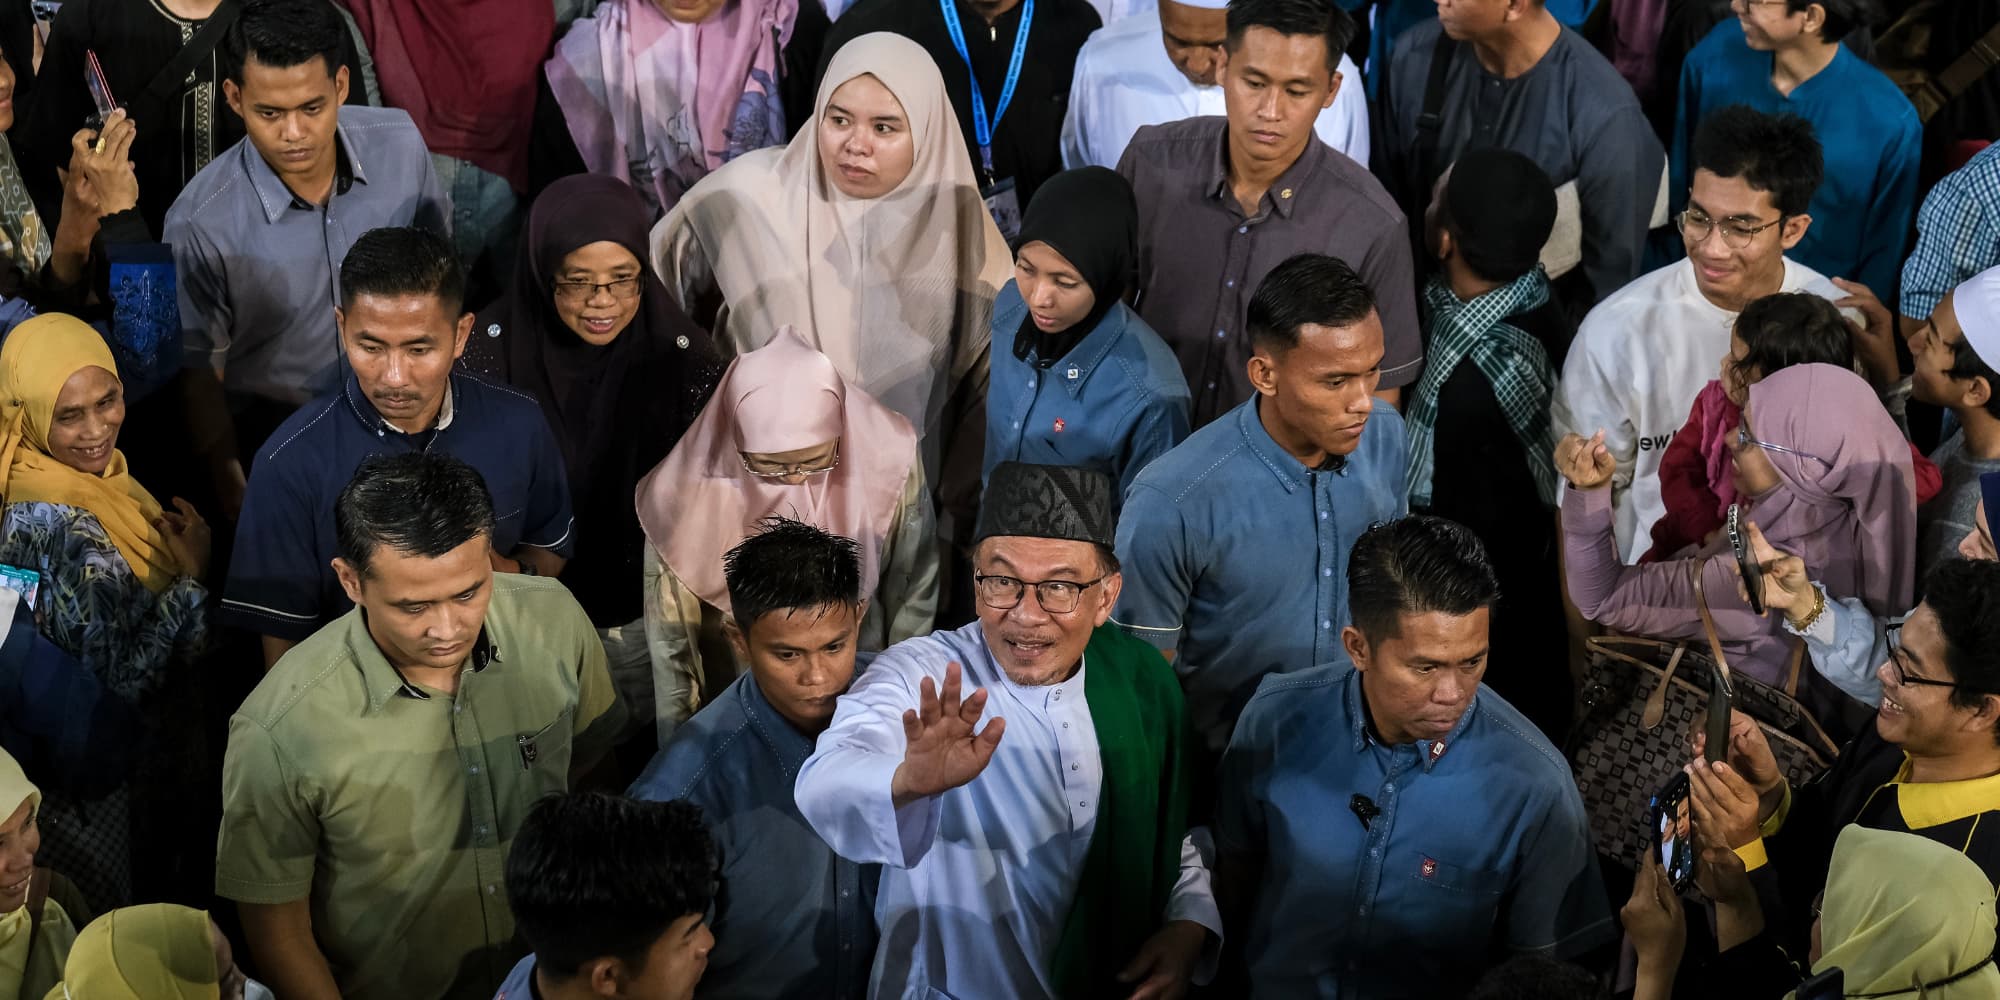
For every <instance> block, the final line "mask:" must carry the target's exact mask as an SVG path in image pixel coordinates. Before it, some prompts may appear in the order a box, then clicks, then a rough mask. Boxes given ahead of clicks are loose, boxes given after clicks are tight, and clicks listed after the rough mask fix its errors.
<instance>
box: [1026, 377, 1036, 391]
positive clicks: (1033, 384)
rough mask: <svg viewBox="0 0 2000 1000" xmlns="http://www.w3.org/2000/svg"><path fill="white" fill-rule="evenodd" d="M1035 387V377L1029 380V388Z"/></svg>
mask: <svg viewBox="0 0 2000 1000" xmlns="http://www.w3.org/2000/svg"><path fill="white" fill-rule="evenodd" d="M1034 387H1035V380H1034V379H1029V380H1028V388H1030V389H1033V388H1034Z"/></svg>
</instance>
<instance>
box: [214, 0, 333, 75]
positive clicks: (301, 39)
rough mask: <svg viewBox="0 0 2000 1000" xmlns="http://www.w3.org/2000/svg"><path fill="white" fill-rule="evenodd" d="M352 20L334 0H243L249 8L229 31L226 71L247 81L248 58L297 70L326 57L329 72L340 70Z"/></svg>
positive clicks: (225, 48) (224, 49)
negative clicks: (246, 65)
mask: <svg viewBox="0 0 2000 1000" xmlns="http://www.w3.org/2000/svg"><path fill="white" fill-rule="evenodd" d="M346 44H347V22H346V21H345V20H343V19H342V18H341V16H340V12H339V11H337V10H335V9H333V3H332V0H243V9H242V11H241V12H239V13H238V14H237V15H236V21H235V22H234V23H233V24H231V25H230V26H229V28H228V31H227V33H226V34H224V35H223V41H222V56H223V63H224V66H223V69H224V72H225V73H226V74H227V78H228V79H230V80H233V81H235V83H236V85H237V86H239V87H240V86H242V85H243V62H244V60H246V59H249V58H250V57H252V56H255V57H256V59H257V61H258V62H259V63H261V64H263V65H265V66H269V67H271V68H272V69H291V68H292V67H294V66H297V65H300V64H301V63H304V62H306V61H308V60H311V59H313V58H315V57H318V58H320V59H324V60H326V75H327V76H333V75H335V74H336V73H338V72H340V66H341V50H342V49H343V47H344V46H345V45H346Z"/></svg>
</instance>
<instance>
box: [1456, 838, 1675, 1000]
mask: <svg viewBox="0 0 2000 1000" xmlns="http://www.w3.org/2000/svg"><path fill="white" fill-rule="evenodd" d="M1682 801H1686V800H1685V799H1683V800H1682ZM1610 995H1611V994H1610V993H1609V992H1608V991H1606V990H1605V989H1604V986H1603V984H1601V983H1599V982H1598V981H1597V977H1596V976H1594V975H1591V973H1590V970H1589V969H1586V968H1584V967H1583V966H1580V965H1572V964H1570V963H1569V962H1564V961H1560V960H1558V959H1555V958H1551V957H1549V956H1547V955H1533V954H1523V955H1515V956H1514V957H1513V958H1510V959H1508V960H1507V961H1505V962H1502V963H1500V964H1499V965H1496V966H1494V967H1493V968H1492V969H1491V970H1488V972H1487V973H1486V975H1484V976H1482V977H1480V979H1479V985H1477V986H1475V987H1473V989H1472V993H1471V995H1469V996H1468V997H1467V998H1466V1000H1605V998H1608V997H1609V996H1610Z"/></svg>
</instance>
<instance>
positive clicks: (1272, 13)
mask: <svg viewBox="0 0 2000 1000" xmlns="http://www.w3.org/2000/svg"><path fill="white" fill-rule="evenodd" d="M1227 23H1228V25H1229V34H1227V35H1226V36H1224V39H1225V40H1224V43H1223V45H1224V47H1225V48H1227V49H1228V51H1230V52H1235V51H1236V49H1237V48H1238V47H1239V46H1241V45H1242V44H1243V33H1244V32H1246V31H1248V30H1250V29H1251V28H1269V29H1271V30H1272V31H1275V32H1277V33H1278V34H1280V35H1319V36H1320V37H1322V38H1324V39H1325V40H1326V72H1327V76H1328V77H1331V76H1332V75H1333V74H1334V73H1336V72H1339V70H1340V56H1341V53H1343V52H1346V51H1347V46H1348V45H1350V44H1352V43H1353V42H1354V32H1355V27H1354V18H1352V17H1349V16H1348V14H1347V12H1346V11H1344V10H1342V9H1340V5H1338V4H1336V3H1333V2H1332V0H1229V15H1228V21H1227Z"/></svg>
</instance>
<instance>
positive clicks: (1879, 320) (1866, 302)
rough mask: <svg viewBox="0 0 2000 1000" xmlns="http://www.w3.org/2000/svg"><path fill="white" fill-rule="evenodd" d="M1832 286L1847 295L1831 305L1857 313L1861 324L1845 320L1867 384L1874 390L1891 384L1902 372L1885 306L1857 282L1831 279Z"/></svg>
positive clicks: (1893, 326)
mask: <svg viewBox="0 0 2000 1000" xmlns="http://www.w3.org/2000/svg"><path fill="white" fill-rule="evenodd" d="M1833 283H1834V285H1836V286H1838V287H1839V288H1840V290H1841V291H1843V292H1846V293H1847V296H1846V297H1845V298H1840V299H1835V300H1834V302H1833V304H1834V305H1835V306H1836V307H1838V308H1841V309H1852V310H1854V311H1855V312H1858V313H1860V314H1861V317H1862V320H1863V322H1861V323H1856V322H1854V321H1853V320H1852V319H1849V320H1848V321H1847V327H1848V329H1849V330H1851V331H1853V335H1854V336H1853V339H1854V356H1855V357H1857V358H1859V359H1860V360H1861V367H1863V368H1865V369H1867V371H1868V379H1869V381H1871V382H1873V383H1875V385H1876V386H1877V387H1886V386H1891V385H1895V384H1896V381H1897V380H1898V379H1900V378H1902V377H1903V373H1902V370H1901V365H1900V364H1899V363H1898V361H1897V359H1896V319H1895V317H1894V316H1891V315H1890V314H1889V307H1888V306H1885V305H1883V304H1882V300H1881V299H1880V298H1878V297H1877V296H1876V295H1875V292H1874V291H1873V290H1872V289H1870V288H1869V287H1868V286H1867V285H1864V284H1862V283H1861V282H1858V281H1848V280H1847V279H1845V278H1835V279H1833Z"/></svg>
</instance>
